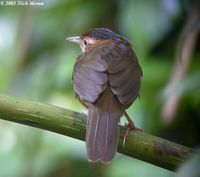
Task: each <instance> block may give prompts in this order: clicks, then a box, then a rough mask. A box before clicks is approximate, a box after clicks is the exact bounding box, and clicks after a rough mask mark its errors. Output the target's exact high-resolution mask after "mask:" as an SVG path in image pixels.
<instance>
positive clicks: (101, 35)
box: [81, 28, 127, 41]
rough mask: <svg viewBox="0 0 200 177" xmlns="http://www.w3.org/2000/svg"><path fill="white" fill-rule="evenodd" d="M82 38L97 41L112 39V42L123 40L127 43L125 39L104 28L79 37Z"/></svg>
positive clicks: (95, 29)
mask: <svg viewBox="0 0 200 177" xmlns="http://www.w3.org/2000/svg"><path fill="white" fill-rule="evenodd" d="M81 36H82V37H85V36H87V37H91V38H94V39H97V40H106V39H114V40H121V39H124V40H126V41H127V39H126V38H124V37H122V36H120V35H118V34H116V33H114V32H112V31H111V30H109V29H106V28H94V29H92V30H90V31H88V32H86V33H84V34H82V35H81Z"/></svg>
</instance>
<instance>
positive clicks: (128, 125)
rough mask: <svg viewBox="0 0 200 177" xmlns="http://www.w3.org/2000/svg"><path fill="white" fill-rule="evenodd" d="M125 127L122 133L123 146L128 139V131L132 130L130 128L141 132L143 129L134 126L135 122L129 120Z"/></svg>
mask: <svg viewBox="0 0 200 177" xmlns="http://www.w3.org/2000/svg"><path fill="white" fill-rule="evenodd" d="M125 127H126V132H125V134H124V139H123V148H124V146H125V143H126V141H127V139H128V134H129V131H132V130H136V131H141V132H143V131H144V130H143V129H142V128H138V127H136V126H135V124H134V123H133V121H129V122H128V124H125Z"/></svg>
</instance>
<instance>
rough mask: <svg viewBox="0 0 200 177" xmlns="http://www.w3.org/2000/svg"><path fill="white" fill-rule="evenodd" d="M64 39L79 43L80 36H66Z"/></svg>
mask: <svg viewBox="0 0 200 177" xmlns="http://www.w3.org/2000/svg"><path fill="white" fill-rule="evenodd" d="M65 40H67V41H70V42H74V43H77V44H80V36H75V37H68V38H66V39H65Z"/></svg>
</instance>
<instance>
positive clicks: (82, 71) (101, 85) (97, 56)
mask: <svg viewBox="0 0 200 177" xmlns="http://www.w3.org/2000/svg"><path fill="white" fill-rule="evenodd" d="M102 47H103V48H104V45H103V46H99V47H95V48H94V49H91V50H90V51H89V52H85V53H84V54H82V55H80V57H79V58H78V61H77V62H76V64H75V66H74V72H73V77H72V80H73V86H74V90H75V92H76V93H77V94H78V96H79V97H80V99H81V100H84V101H87V102H90V103H94V102H95V101H96V100H97V99H98V97H99V95H100V94H101V93H102V92H103V91H104V90H105V88H106V84H107V82H108V75H107V74H106V70H107V68H108V65H107V63H106V62H105V61H104V60H103V59H102V56H101V52H99V51H102Z"/></svg>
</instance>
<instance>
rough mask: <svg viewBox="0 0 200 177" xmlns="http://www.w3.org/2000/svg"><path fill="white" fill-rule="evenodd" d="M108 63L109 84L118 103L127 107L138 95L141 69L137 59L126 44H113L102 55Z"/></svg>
mask: <svg viewBox="0 0 200 177" xmlns="http://www.w3.org/2000/svg"><path fill="white" fill-rule="evenodd" d="M104 58H105V59H106V61H107V63H108V65H109V66H108V73H109V78H108V79H109V84H110V86H111V90H112V92H113V93H114V94H115V95H116V96H117V98H118V100H119V101H120V103H121V104H122V105H123V106H124V107H125V108H127V107H129V106H130V105H131V104H132V102H133V101H134V100H135V99H136V98H137V97H138V96H139V92H140V87H141V77H142V69H141V67H140V65H139V63H138V59H137V57H136V55H135V53H134V52H133V50H132V49H131V46H128V47H127V44H124V43H118V44H115V45H113V48H112V49H111V50H110V52H109V54H108V55H104Z"/></svg>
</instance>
